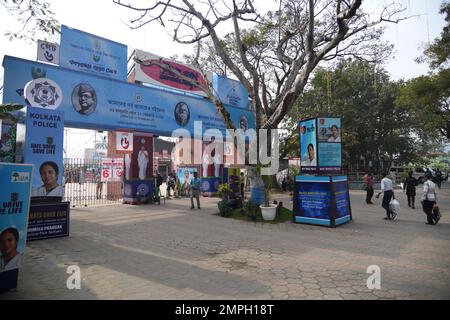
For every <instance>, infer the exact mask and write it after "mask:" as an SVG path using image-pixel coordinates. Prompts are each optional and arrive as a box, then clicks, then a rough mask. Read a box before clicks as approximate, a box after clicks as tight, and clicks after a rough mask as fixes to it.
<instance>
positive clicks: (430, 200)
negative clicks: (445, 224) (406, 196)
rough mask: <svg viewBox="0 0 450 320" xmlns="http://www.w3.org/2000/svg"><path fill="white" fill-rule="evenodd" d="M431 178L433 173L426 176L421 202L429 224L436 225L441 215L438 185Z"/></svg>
mask: <svg viewBox="0 0 450 320" xmlns="http://www.w3.org/2000/svg"><path fill="white" fill-rule="evenodd" d="M431 178H432V176H431V173H427V174H426V175H425V182H424V184H423V192H422V198H421V202H422V209H423V212H425V214H426V215H427V221H428V222H427V224H429V225H435V224H437V223H438V222H439V219H440V218H441V215H440V212H439V207H438V206H437V198H436V184H435V183H434V182H433V181H431Z"/></svg>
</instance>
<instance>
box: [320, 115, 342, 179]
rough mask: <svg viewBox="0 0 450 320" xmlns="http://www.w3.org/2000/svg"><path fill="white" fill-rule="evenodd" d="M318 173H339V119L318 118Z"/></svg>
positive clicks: (340, 158)
mask: <svg viewBox="0 0 450 320" xmlns="http://www.w3.org/2000/svg"><path fill="white" fill-rule="evenodd" d="M317 122H318V124H317V127H318V159H319V173H321V174H340V173H341V166H342V147H341V145H342V144H341V119H340V118H318V119H317Z"/></svg>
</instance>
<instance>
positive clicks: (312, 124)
mask: <svg viewBox="0 0 450 320" xmlns="http://www.w3.org/2000/svg"><path fill="white" fill-rule="evenodd" d="M299 127H300V166H301V173H304V174H316V172H317V124H316V119H315V118H314V119H307V120H303V121H300V125H299Z"/></svg>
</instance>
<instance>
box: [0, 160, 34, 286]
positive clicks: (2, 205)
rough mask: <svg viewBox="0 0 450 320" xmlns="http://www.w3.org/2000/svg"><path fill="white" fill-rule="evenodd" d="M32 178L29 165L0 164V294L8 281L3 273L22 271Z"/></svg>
mask: <svg viewBox="0 0 450 320" xmlns="http://www.w3.org/2000/svg"><path fill="white" fill-rule="evenodd" d="M32 174H33V165H30V164H16V163H0V181H1V184H2V192H0V254H1V255H0V291H1V289H2V286H3V285H4V284H5V282H6V281H9V280H8V279H6V277H7V275H4V274H3V273H7V272H9V271H13V270H15V269H18V268H21V267H22V257H23V254H24V250H25V245H26V240H27V223H28V213H29V208H30V192H31V177H32ZM14 276H16V274H14Z"/></svg>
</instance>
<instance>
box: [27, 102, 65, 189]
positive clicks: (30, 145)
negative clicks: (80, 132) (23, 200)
mask: <svg viewBox="0 0 450 320" xmlns="http://www.w3.org/2000/svg"><path fill="white" fill-rule="evenodd" d="M63 143H64V113H63V112H60V111H55V110H47V109H44V108H33V107H28V108H27V118H26V133H25V151H24V152H25V163H30V164H33V165H34V167H35V172H34V176H33V178H32V186H33V189H32V194H31V196H32V197H63V196H64V194H63V188H62V175H63V172H62V171H63V166H62V164H63V145H64V144H63Z"/></svg>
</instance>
